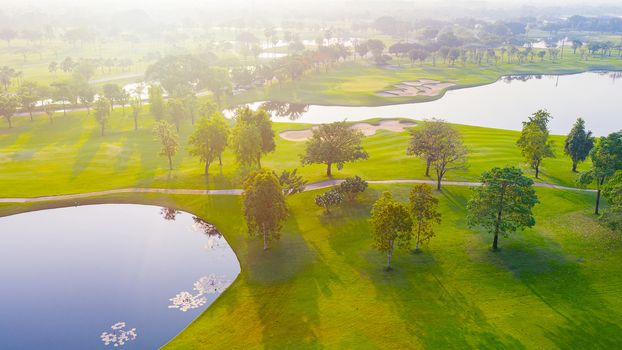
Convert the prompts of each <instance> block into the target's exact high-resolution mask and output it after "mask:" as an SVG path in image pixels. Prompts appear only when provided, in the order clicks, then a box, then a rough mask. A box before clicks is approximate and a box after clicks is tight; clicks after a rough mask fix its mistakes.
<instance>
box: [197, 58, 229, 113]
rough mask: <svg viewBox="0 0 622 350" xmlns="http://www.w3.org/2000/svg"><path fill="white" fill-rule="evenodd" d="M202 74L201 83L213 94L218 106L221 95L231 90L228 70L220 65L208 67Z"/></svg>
mask: <svg viewBox="0 0 622 350" xmlns="http://www.w3.org/2000/svg"><path fill="white" fill-rule="evenodd" d="M203 74H204V78H203V84H204V85H205V86H206V87H207V88H208V89H209V90H210V91H211V92H212V94H214V97H215V98H216V103H217V104H218V106H219V107H220V105H221V100H222V96H223V95H224V94H225V93H226V92H227V91H229V90H231V76H230V75H229V71H228V70H227V69H224V68H220V67H210V68H209V69H207V70H206V72H205V73H203Z"/></svg>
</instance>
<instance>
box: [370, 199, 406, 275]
mask: <svg viewBox="0 0 622 350" xmlns="http://www.w3.org/2000/svg"><path fill="white" fill-rule="evenodd" d="M370 222H371V224H372V228H373V233H374V247H375V248H376V249H377V250H378V251H380V252H382V253H386V254H387V270H388V269H391V257H392V256H393V248H394V246H395V242H396V241H397V243H398V247H407V246H408V245H409V243H410V240H411V238H412V219H411V217H410V213H409V212H408V208H406V206H405V205H404V204H402V203H399V202H397V201H396V200H394V199H393V197H391V193H389V192H384V193H383V194H382V196H380V198H379V199H378V200H377V201H376V202H375V203H374V205H373V207H372V209H371V218H370Z"/></svg>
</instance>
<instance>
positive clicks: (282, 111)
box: [259, 101, 309, 120]
mask: <svg viewBox="0 0 622 350" xmlns="http://www.w3.org/2000/svg"><path fill="white" fill-rule="evenodd" d="M259 108H262V109H264V110H265V111H266V112H269V113H271V114H272V115H273V116H277V117H288V118H289V120H296V119H298V118H300V117H301V116H302V115H303V114H305V113H307V112H308V111H309V105H306V104H301V103H287V102H277V101H266V102H263V103H262V104H261V105H260V106H259Z"/></svg>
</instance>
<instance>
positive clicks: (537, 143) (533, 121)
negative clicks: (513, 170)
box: [516, 110, 555, 179]
mask: <svg viewBox="0 0 622 350" xmlns="http://www.w3.org/2000/svg"><path fill="white" fill-rule="evenodd" d="M551 118H552V117H551V115H550V114H549V113H548V112H547V111H545V110H539V111H537V112H535V113H534V114H533V115H532V116H530V117H529V119H528V120H527V121H526V122H523V130H522V131H521V135H520V138H519V139H518V141H517V142H516V144H517V145H518V147H520V149H521V153H522V155H523V157H524V158H525V160H527V162H529V166H531V168H532V169H534V170H535V171H536V179H537V178H538V177H539V175H540V164H542V160H544V159H545V158H550V157H555V153H553V141H552V140H549V129H548V123H549V121H550V120H551Z"/></svg>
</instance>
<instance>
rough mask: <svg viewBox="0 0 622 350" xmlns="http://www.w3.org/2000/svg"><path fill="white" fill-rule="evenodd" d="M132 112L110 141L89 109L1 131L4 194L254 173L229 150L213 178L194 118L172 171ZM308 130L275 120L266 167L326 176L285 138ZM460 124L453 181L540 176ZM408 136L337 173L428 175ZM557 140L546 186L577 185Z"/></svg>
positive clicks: (508, 138) (184, 184) (509, 148)
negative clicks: (518, 171)
mask: <svg viewBox="0 0 622 350" xmlns="http://www.w3.org/2000/svg"><path fill="white" fill-rule="evenodd" d="M128 110H129V108H128ZM145 110H147V108H145ZM126 112H127V113H126V116H123V115H122V111H121V109H119V108H117V109H116V110H115V112H114V113H113V115H112V117H111V118H110V123H109V126H108V130H107V132H106V135H105V136H103V137H102V136H100V130H99V127H98V124H97V123H96V121H95V118H94V117H93V116H88V115H87V114H86V112H72V113H68V115H67V116H66V117H63V116H62V113H57V117H56V119H55V122H54V123H53V124H50V123H49V122H48V121H47V118H46V117H45V116H37V117H36V120H35V122H30V121H29V120H28V118H25V117H20V118H15V127H14V128H13V129H8V128H1V129H0V167H1V169H2V170H1V171H0V183H2V184H3V186H2V191H1V192H2V193H1V195H0V196H2V197H32V196H42V195H52V194H68V193H81V192H91V191H98V190H105V189H114V188H125V187H168V188H198V189H219V188H237V187H239V186H240V182H241V180H242V179H243V177H244V176H245V174H246V173H247V172H248V171H249V170H248V169H241V168H240V167H239V166H238V165H237V164H236V162H235V159H234V156H233V155H232V153H231V152H230V151H227V152H225V154H224V158H223V162H224V166H223V167H222V169H221V168H220V167H219V166H218V165H217V164H214V165H213V166H212V168H211V172H212V174H211V175H210V176H209V177H205V176H204V175H203V167H202V165H201V164H200V163H199V161H198V160H197V159H196V158H192V157H190V156H189V154H188V151H187V149H186V148H187V140H188V136H189V133H190V132H191V130H192V127H191V125H190V121H186V122H184V124H183V125H182V127H181V132H180V143H181V149H180V151H179V153H178V155H177V156H176V157H175V158H174V160H173V163H174V167H175V169H174V170H173V171H169V170H168V164H167V161H166V159H165V158H164V157H161V156H159V155H158V153H159V147H160V146H159V143H158V142H157V141H155V140H154V138H153V135H152V133H151V127H152V125H153V122H154V120H153V118H152V117H150V116H148V113H147V111H145V112H144V113H143V115H141V116H140V120H139V126H140V128H139V130H138V131H134V130H133V120H132V118H131V117H130V116H129V111H126ZM308 127H309V125H304V124H291V123H275V124H274V129H275V130H276V132H277V137H276V143H277V144H276V151H275V152H274V153H271V154H269V155H267V156H266V157H265V159H263V160H262V163H263V165H264V166H265V167H268V168H271V169H275V170H283V169H293V168H299V172H300V173H301V174H302V175H303V176H304V177H305V178H306V179H308V180H309V181H310V182H313V181H319V180H324V179H326V176H325V168H324V166H322V165H312V166H305V167H301V165H300V158H299V155H300V154H301V153H303V152H304V147H305V143H304V142H291V141H286V140H283V139H281V138H280V137H278V133H279V132H280V131H283V130H288V129H302V128H308ZM457 127H458V128H459V129H460V131H461V132H462V134H463V135H464V138H465V142H466V144H467V146H468V147H469V152H470V153H469V167H468V168H467V169H464V170H460V171H454V172H449V173H448V175H447V179H448V180H464V181H474V180H477V179H478V177H479V175H480V174H481V173H482V172H483V171H484V170H487V169H489V168H491V167H493V166H503V165H517V166H521V167H523V168H524V169H525V171H526V172H527V173H529V174H531V173H532V171H531V170H530V169H528V168H527V167H526V166H525V164H524V162H523V160H522V158H521V155H520V152H519V149H518V148H517V147H516V145H515V142H516V140H517V139H518V133H517V132H515V131H506V130H497V129H488V128H481V127H472V126H463V125H459V126H457ZM408 138H409V135H408V132H406V131H405V132H401V133H394V132H389V131H379V132H378V133H377V134H376V135H374V136H370V137H366V138H365V140H364V142H363V144H364V147H365V149H366V150H367V151H368V152H369V154H370V159H369V160H365V161H360V162H357V163H354V164H347V165H346V166H345V168H344V169H343V170H341V171H336V170H335V172H334V174H333V176H334V177H336V178H343V177H347V176H352V175H355V174H358V175H360V176H362V177H363V178H365V179H369V180H389V179H421V178H424V162H422V161H421V160H420V159H417V158H414V157H409V156H407V155H406V147H407V142H408ZM554 140H555V142H556V153H557V156H558V158H554V159H547V160H545V161H544V163H543V166H542V176H541V181H545V182H550V183H554V184H560V185H566V186H576V183H575V179H576V175H575V174H573V173H572V172H571V171H570V168H571V162H570V159H569V158H567V157H566V156H565V155H564V154H563V150H562V147H563V137H560V136H555V137H554Z"/></svg>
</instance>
